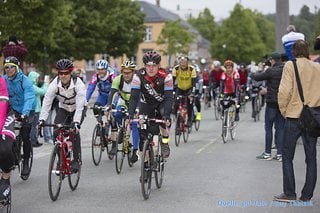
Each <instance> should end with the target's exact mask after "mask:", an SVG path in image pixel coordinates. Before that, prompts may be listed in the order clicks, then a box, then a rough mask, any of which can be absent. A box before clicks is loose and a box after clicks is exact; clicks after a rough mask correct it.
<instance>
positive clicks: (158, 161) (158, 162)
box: [154, 137, 164, 189]
mask: <svg viewBox="0 0 320 213" xmlns="http://www.w3.org/2000/svg"><path fill="white" fill-rule="evenodd" d="M161 141H162V138H161V137H159V140H158V146H157V149H156V151H155V162H154V164H155V172H154V177H155V180H156V186H157V188H158V189H159V188H161V186H162V182H163V175H164V159H163V157H162V154H161V147H160V143H161Z"/></svg>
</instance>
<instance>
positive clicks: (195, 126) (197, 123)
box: [194, 119, 200, 131]
mask: <svg viewBox="0 0 320 213" xmlns="http://www.w3.org/2000/svg"><path fill="white" fill-rule="evenodd" d="M194 128H195V129H196V131H199V128H200V121H199V120H197V119H196V120H195V121H194Z"/></svg>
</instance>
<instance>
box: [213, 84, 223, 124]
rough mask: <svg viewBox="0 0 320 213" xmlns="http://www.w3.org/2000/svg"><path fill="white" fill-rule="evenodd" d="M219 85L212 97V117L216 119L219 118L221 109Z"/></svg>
mask: <svg viewBox="0 0 320 213" xmlns="http://www.w3.org/2000/svg"><path fill="white" fill-rule="evenodd" d="M218 94H219V87H217V88H216V89H215V97H214V99H213V109H214V117H215V119H216V120H218V119H220V118H221V114H222V110H221V105H220V97H219V95H218Z"/></svg>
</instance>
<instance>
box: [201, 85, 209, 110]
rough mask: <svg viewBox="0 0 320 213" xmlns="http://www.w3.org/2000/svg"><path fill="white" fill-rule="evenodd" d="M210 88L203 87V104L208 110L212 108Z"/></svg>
mask: <svg viewBox="0 0 320 213" xmlns="http://www.w3.org/2000/svg"><path fill="white" fill-rule="evenodd" d="M209 98H210V87H209V86H206V85H203V102H204V108H205V109H208V108H209V106H210V101H209Z"/></svg>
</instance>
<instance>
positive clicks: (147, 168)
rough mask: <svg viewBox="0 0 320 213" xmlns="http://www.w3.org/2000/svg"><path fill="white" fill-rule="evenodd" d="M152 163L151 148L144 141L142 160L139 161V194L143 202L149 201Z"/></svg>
mask: <svg viewBox="0 0 320 213" xmlns="http://www.w3.org/2000/svg"><path fill="white" fill-rule="evenodd" d="M153 161H154V153H153V149H152V146H151V145H150V143H149V142H148V141H147V140H146V141H144V145H143V151H142V159H141V176H140V183H141V192H142V196H143V198H144V199H145V200H147V199H149V196H150V192H151V181H152V167H153Z"/></svg>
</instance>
